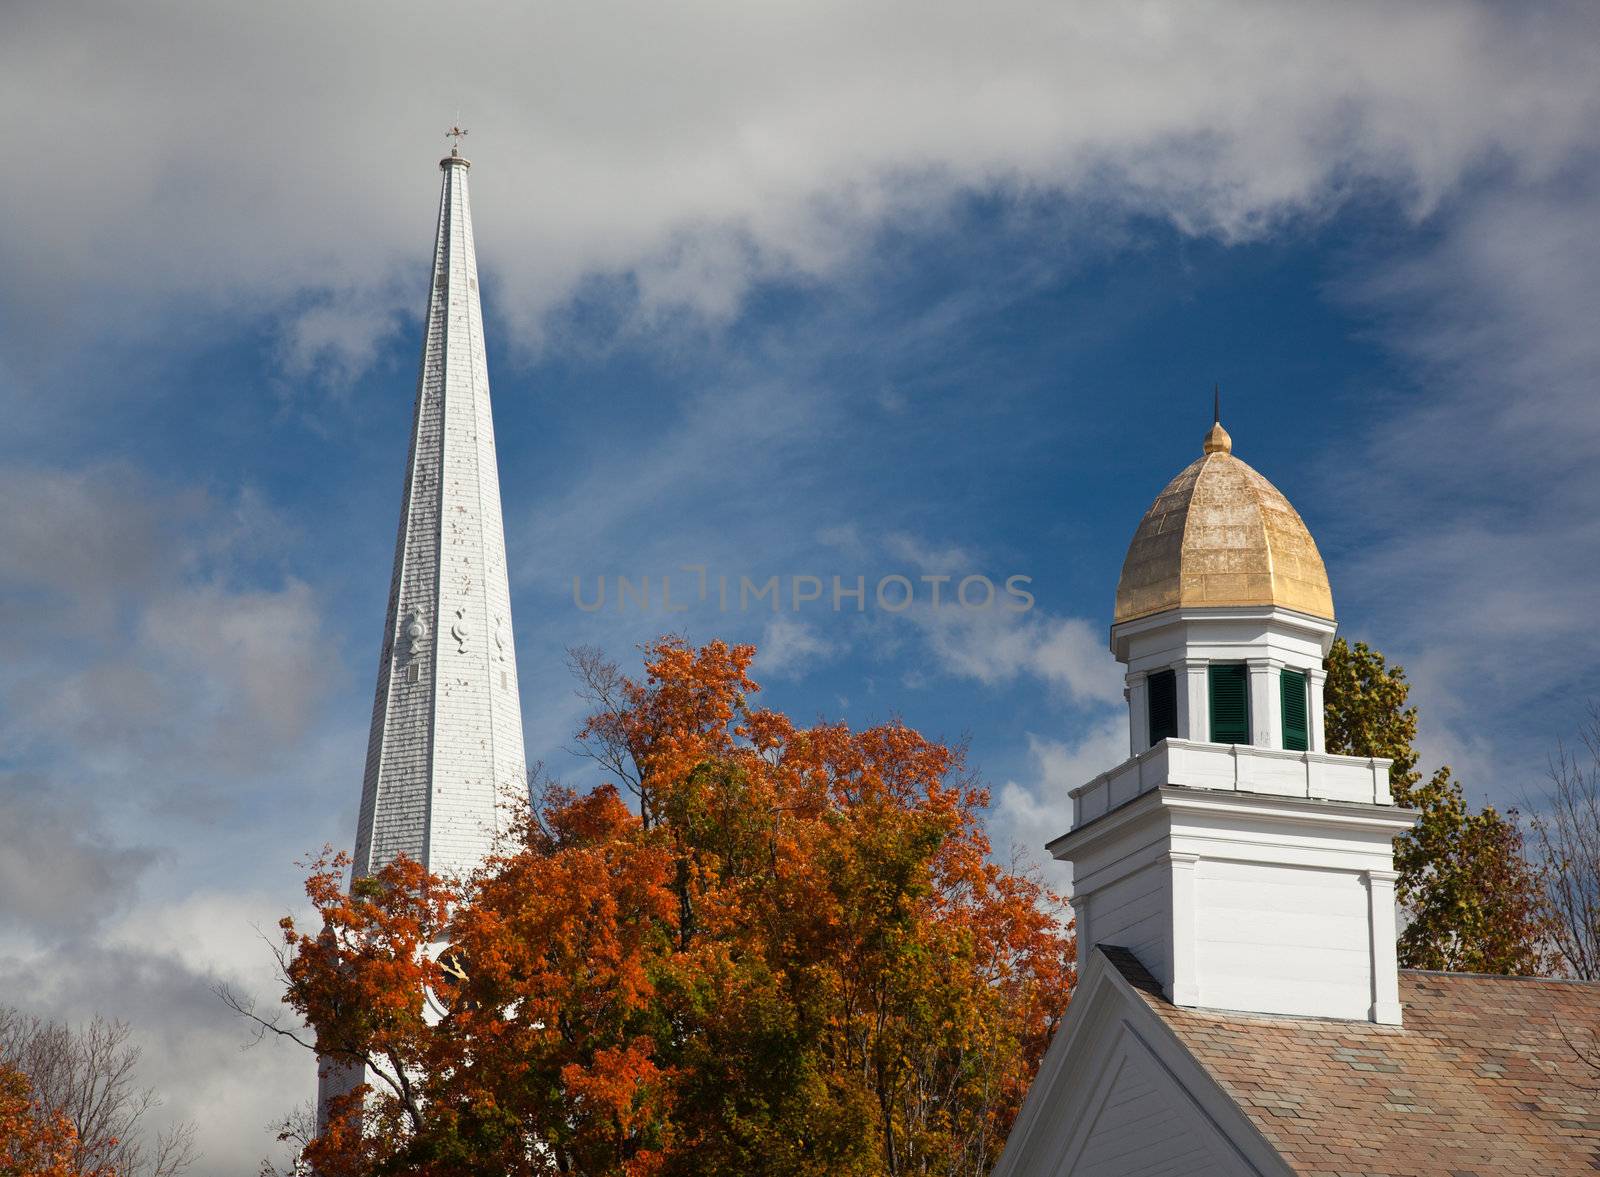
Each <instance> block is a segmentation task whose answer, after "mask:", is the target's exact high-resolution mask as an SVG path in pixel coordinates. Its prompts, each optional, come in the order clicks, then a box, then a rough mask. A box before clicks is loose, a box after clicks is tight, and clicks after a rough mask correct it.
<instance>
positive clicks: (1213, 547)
mask: <svg viewBox="0 0 1600 1177" xmlns="http://www.w3.org/2000/svg"><path fill="white" fill-rule="evenodd" d="M1335 628H1336V623H1335V621H1334V614H1333V596H1332V593H1331V591H1330V589H1329V586H1328V578H1327V573H1326V571H1325V570H1324V567H1323V563H1322V557H1321V555H1320V554H1319V553H1318V551H1317V547H1316V543H1315V542H1314V541H1313V540H1312V538H1311V534H1310V532H1309V531H1307V530H1306V526H1305V524H1304V522H1303V521H1302V520H1301V519H1300V516H1299V514H1298V513H1297V512H1296V511H1295V509H1294V508H1293V507H1292V506H1290V505H1289V502H1288V500H1287V499H1285V498H1284V497H1283V495H1282V494H1281V493H1279V492H1278V490H1277V488H1275V487H1274V486H1273V485H1272V484H1271V483H1270V482H1268V481H1267V480H1266V479H1265V478H1263V477H1262V476H1261V475H1260V474H1258V473H1256V471H1254V470H1253V469H1251V468H1250V467H1249V466H1247V465H1246V464H1245V463H1244V462H1242V461H1240V460H1239V459H1238V458H1235V457H1234V456H1233V444H1232V440H1231V438H1230V437H1229V436H1228V433H1227V431H1226V430H1224V429H1223V428H1222V425H1221V423H1220V422H1215V423H1213V425H1212V428H1211V431H1210V432H1209V433H1208V434H1207V436H1206V439H1205V446H1204V452H1203V453H1202V454H1201V456H1200V457H1199V458H1198V459H1197V460H1196V461H1195V462H1193V463H1192V464H1191V465H1189V466H1188V467H1186V468H1185V469H1184V470H1183V471H1182V472H1180V473H1179V474H1178V476H1177V477H1176V478H1174V479H1173V480H1172V481H1171V482H1170V483H1169V484H1168V485H1167V487H1166V489H1165V490H1163V491H1162V492H1161V494H1160V495H1159V496H1158V497H1157V498H1156V501H1155V503H1154V504H1153V505H1152V506H1151V508H1150V510H1149V511H1148V512H1146V514H1145V517H1144V519H1143V520H1142V521H1141V522H1140V524H1139V528H1138V530H1137V531H1136V532H1135V534H1134V538H1133V542H1132V544H1131V545H1130V547H1129V549H1128V556H1127V560H1126V561H1125V563H1124V564H1123V569H1122V578H1121V581H1120V582H1119V584H1118V586H1117V602H1116V614H1115V620H1114V623H1113V625H1112V627H1111V649H1112V652H1113V653H1114V654H1115V655H1116V657H1117V659H1118V661H1120V662H1122V663H1123V664H1124V665H1125V666H1126V667H1127V684H1128V689H1127V692H1126V694H1127V699H1128V707H1129V730H1130V733H1131V748H1130V753H1131V755H1130V758H1129V759H1128V760H1126V761H1124V762H1123V763H1122V764H1120V765H1118V766H1117V767H1115V768H1113V769H1111V770H1110V771H1109V772H1105V773H1102V774H1101V775H1100V776H1098V777H1096V778H1095V779H1094V780H1092V781H1090V782H1088V783H1087V784H1085V785H1081V786H1079V787H1078V788H1076V789H1074V790H1073V791H1072V812H1073V825H1072V829H1071V830H1070V831H1069V832H1068V833H1066V834H1064V835H1062V836H1061V837H1059V838H1057V839H1056V840H1055V841H1053V842H1051V843H1050V845H1049V848H1050V851H1051V853H1052V854H1054V855H1055V857H1056V858H1058V859H1062V860H1066V861H1070V862H1071V863H1072V865H1073V899H1072V903H1073V909H1074V912H1075V914H1076V917H1077V929H1078V944H1079V953H1080V958H1081V957H1082V956H1084V955H1086V954H1087V953H1088V951H1089V950H1090V949H1092V948H1093V947H1094V946H1095V945H1096V944H1107V945H1117V946H1119V947H1123V948H1126V949H1129V950H1130V951H1132V952H1133V953H1134V955H1135V956H1137V957H1138V958H1139V960H1140V962H1141V963H1142V964H1143V965H1144V966H1145V968H1147V969H1148V970H1149V971H1150V972H1151V973H1152V974H1153V975H1154V976H1155V977H1156V978H1157V979H1158V980H1159V981H1160V982H1161V985H1162V988H1163V990H1164V992H1165V994H1166V996H1167V997H1168V998H1169V999H1170V1000H1172V1001H1173V1002H1174V1003H1176V1004H1178V1005H1188V1006H1206V1007H1212V1008H1218V1009H1228V1010H1241V1011H1249V1012H1256V1013H1267V1014H1294V1015H1302V1016H1317V1017H1331V1018H1346V1019H1352V1020H1365V1021H1374V1022H1384V1023H1389V1024H1395V1025H1398V1024H1399V1022H1400V1004H1399V987H1398V986H1399V974H1398V965H1397V961H1396V956H1395V913H1394V879H1395V873H1394V855H1393V848H1392V840H1393V839H1394V837H1395V836H1396V835H1398V834H1400V833H1402V832H1404V831H1405V830H1407V829H1409V828H1410V827H1411V825H1412V822H1413V820H1414V819H1413V816H1412V814H1411V813H1410V812H1409V811H1407V810H1403V809H1399V808H1397V807H1395V806H1394V805H1393V804H1392V803H1391V798H1390V796H1389V762H1388V761H1387V760H1375V759H1363V758H1358V757H1351V756H1331V755H1329V754H1328V753H1327V752H1326V751H1325V750H1324V749H1325V740H1324V733H1323V723H1322V703H1323V700H1322V692H1323V680H1324V674H1323V668H1322V663H1323V658H1324V657H1325V656H1326V655H1327V652H1328V648H1329V646H1330V645H1331V643H1332V641H1333V635H1334V632H1335Z"/></svg>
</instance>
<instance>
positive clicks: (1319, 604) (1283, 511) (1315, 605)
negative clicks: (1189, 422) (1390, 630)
mask: <svg viewBox="0 0 1600 1177" xmlns="http://www.w3.org/2000/svg"><path fill="white" fill-rule="evenodd" d="M1218 605H1220V606H1226V605H1277V606H1279V607H1281V608H1284V609H1293V610H1296V611H1297V612H1300V613H1309V614H1311V615H1312V616H1314V617H1325V618H1327V619H1328V620H1330V621H1331V620H1333V591H1332V590H1331V589H1330V588H1329V587H1328V572H1327V569H1325V568H1324V567H1323V565H1322V555H1321V553H1319V552H1318V551H1317V544H1316V541H1315V540H1313V539H1312V538H1311V533H1310V532H1309V531H1307V530H1306V525H1305V522H1304V521H1303V520H1302V519H1301V518H1300V513H1299V512H1298V511H1296V510H1295V509H1294V508H1293V507H1292V506H1290V504H1289V500H1288V499H1286V498H1284V497H1283V495H1282V493H1281V492H1280V491H1279V490H1278V488H1277V487H1275V486H1273V485H1272V483H1270V482H1268V481H1267V480H1266V479H1265V478H1263V477H1261V475H1259V474H1257V473H1256V472H1255V471H1254V470H1252V469H1251V468H1250V467H1249V466H1247V465H1246V464H1245V463H1244V462H1241V461H1240V460H1239V459H1238V458H1236V457H1234V456H1233V439H1232V438H1230V437H1229V436H1228V431H1227V430H1226V429H1224V428H1223V427H1222V425H1221V424H1220V423H1218V424H1214V425H1212V427H1211V431H1210V432H1209V433H1208V434H1207V435H1206V439H1205V453H1204V454H1202V455H1201V456H1200V457H1199V458H1197V459H1195V460H1194V461H1193V462H1191V463H1190V464H1189V465H1188V466H1186V467H1185V468H1184V469H1183V471H1182V472H1181V473H1180V474H1179V475H1178V476H1177V477H1176V478H1174V479H1173V480H1172V481H1171V482H1169V483H1167V488H1166V489H1165V490H1164V491H1162V492H1161V493H1160V494H1159V495H1158V496H1156V501H1155V502H1154V503H1152V504H1151V505H1150V509H1149V510H1148V511H1146V512H1145V513H1144V518H1143V519H1141V520H1140V521H1139V529H1138V530H1137V531H1135V532H1134V533H1133V543H1132V544H1130V545H1129V546H1128V558H1127V559H1126V560H1124V561H1123V562H1122V578H1121V579H1120V580H1119V581H1118V582H1117V608H1116V615H1115V621H1116V622H1118V623H1120V622H1123V621H1132V620H1133V619H1134V618H1136V617H1145V616H1148V615H1149V614H1151V613H1160V612H1161V611H1162V610H1164V609H1175V608H1178V607H1180V606H1181V607H1185V608H1188V607H1192V606H1218Z"/></svg>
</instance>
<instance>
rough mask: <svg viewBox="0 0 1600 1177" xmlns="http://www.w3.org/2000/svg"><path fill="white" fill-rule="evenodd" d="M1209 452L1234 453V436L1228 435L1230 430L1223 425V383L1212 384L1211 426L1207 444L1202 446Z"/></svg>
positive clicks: (1207, 435) (1207, 434)
mask: <svg viewBox="0 0 1600 1177" xmlns="http://www.w3.org/2000/svg"><path fill="white" fill-rule="evenodd" d="M1201 448H1202V449H1203V450H1204V451H1205V452H1206V453H1208V454H1231V453H1233V438H1231V437H1229V436H1228V431H1227V430H1226V429H1224V428H1223V427H1222V385H1220V384H1213V385H1212V386H1211V428H1210V430H1208V431H1207V433H1206V440H1205V444H1204V445H1203V446H1202V447H1201Z"/></svg>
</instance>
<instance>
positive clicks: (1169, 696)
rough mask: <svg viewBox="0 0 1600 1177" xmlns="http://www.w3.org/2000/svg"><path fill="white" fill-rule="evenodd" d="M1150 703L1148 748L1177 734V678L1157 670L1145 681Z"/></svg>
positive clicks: (1170, 673)
mask: <svg viewBox="0 0 1600 1177" xmlns="http://www.w3.org/2000/svg"><path fill="white" fill-rule="evenodd" d="M1146 683H1147V689H1148V691H1149V701H1150V746H1151V747H1152V748H1154V747H1155V746H1156V745H1157V744H1159V743H1160V742H1161V741H1162V740H1165V739H1170V738H1171V737H1173V736H1175V735H1177V734H1178V676H1177V674H1176V673H1174V672H1173V671H1170V670H1158V671H1156V672H1155V673H1154V674H1152V675H1151V676H1150V677H1149V678H1148V679H1147V680H1146Z"/></svg>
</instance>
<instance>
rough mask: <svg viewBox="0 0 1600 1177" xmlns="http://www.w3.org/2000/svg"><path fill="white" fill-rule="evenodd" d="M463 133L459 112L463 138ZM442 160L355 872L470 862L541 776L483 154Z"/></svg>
mask: <svg viewBox="0 0 1600 1177" xmlns="http://www.w3.org/2000/svg"><path fill="white" fill-rule="evenodd" d="M465 133H466V132H465V131H462V130H461V129H460V128H459V127H453V128H451V135H452V136H453V137H454V138H455V139H456V140H457V141H458V142H459V138H460V136H461V135H464V134H465ZM439 166H440V168H441V169H442V171H443V173H444V175H443V177H442V181H441V186H440V196H439V219H438V232H437V236H436V238H435V242H434V257H433V280H432V288H431V290H430V292H429V295H428V314H427V321H426V334H425V340H424V345H423V353H422V368H421V373H420V375H419V378H418V382H417V397H416V402H415V407H414V409H413V417H412V429H411V456H410V463H409V466H408V468H407V472H406V479H405V490H404V494H403V497H402V502H401V511H400V534H399V537H398V540H397V542H396V545H395V559H394V576H393V580H392V581H391V583H390V588H389V611H388V620H387V623H386V625H385V628H384V641H383V650H382V655H381V657H380V659H379V665H378V683H377V692H376V696H375V698H374V700H373V709H372V727H371V735H370V737H369V740H368V745H367V765H366V779H365V782H364V785H363V788H362V795H361V812H360V819H359V826H358V830H357V835H356V862H355V870H356V873H357V874H367V873H370V872H372V871H375V870H378V869H379V868H381V867H382V866H383V865H384V864H386V863H388V862H390V861H391V860H393V859H394V858H395V857H396V856H397V855H400V854H405V855H407V856H408V857H410V858H413V859H416V860H417V861H419V862H421V863H422V864H423V865H424V866H426V867H427V868H428V869H430V870H432V871H435V872H437V873H441V874H448V873H453V872H466V871H470V870H472V869H473V868H474V867H476V866H478V865H479V864H480V863H481V862H482V861H483V859H484V858H485V857H486V856H487V855H488V854H489V853H490V852H491V850H492V848H493V844H494V839H495V836H496V833H497V831H498V829H499V827H500V826H501V824H503V823H502V819H501V811H500V805H499V802H500V800H501V799H502V796H503V795H504V794H506V793H508V792H510V793H519V792H520V793H522V794H523V795H525V791H526V788H527V779H526V754H525V752H524V749H523V743H522V707H521V701H520V698H519V695H518V690H517V664H516V650H515V646H514V644H513V641H512V630H511V594H510V587H509V583H508V578H507V572H506V550H505V529H504V524H503V521H502V518H501V509H500V478H499V471H498V469H497V461H496V457H495V444H494V417H493V413H492V411H491V407H490V402H489V370H488V364H487V361H486V358H485V349H484V338H483V311H482V308H481V306H480V305H479V300H478V263H477V256H476V251H475V248H474V243H473V234H472V208H471V202H470V200H469V199H468V191H467V170H468V167H469V165H468V163H467V161H466V160H465V159H463V158H461V156H460V155H459V154H457V153H454V152H452V154H451V155H449V156H446V157H445V158H444V159H443V160H441V161H440V165H439Z"/></svg>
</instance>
